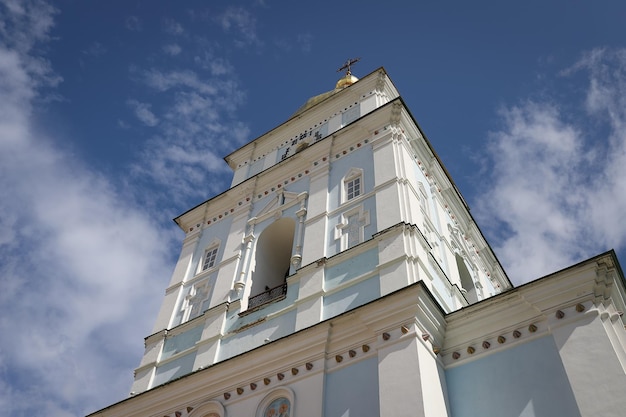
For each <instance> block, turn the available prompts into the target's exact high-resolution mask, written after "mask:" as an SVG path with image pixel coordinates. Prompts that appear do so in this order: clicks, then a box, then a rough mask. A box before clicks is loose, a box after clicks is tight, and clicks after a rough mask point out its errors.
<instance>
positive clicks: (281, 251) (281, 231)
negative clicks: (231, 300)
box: [248, 217, 296, 309]
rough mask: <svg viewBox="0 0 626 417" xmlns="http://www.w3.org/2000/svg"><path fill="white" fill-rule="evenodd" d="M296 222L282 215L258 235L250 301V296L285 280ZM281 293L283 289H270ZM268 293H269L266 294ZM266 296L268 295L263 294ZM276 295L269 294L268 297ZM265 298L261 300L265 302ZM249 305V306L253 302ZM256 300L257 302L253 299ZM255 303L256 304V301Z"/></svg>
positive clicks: (263, 291) (259, 293) (287, 273)
mask: <svg viewBox="0 0 626 417" xmlns="http://www.w3.org/2000/svg"><path fill="white" fill-rule="evenodd" d="M295 230H296V222H295V220H294V219H292V218H289V217H284V218H281V219H279V220H277V221H275V222H274V223H272V224H271V225H270V226H268V227H267V228H266V229H265V230H264V231H263V232H262V233H261V236H259V240H258V241H257V244H256V252H255V258H254V263H255V267H254V272H253V274H252V286H251V289H250V295H251V297H250V304H252V302H251V301H252V297H255V296H259V295H261V294H263V293H267V292H271V291H272V290H274V289H276V288H280V287H281V286H282V285H283V284H285V281H286V278H287V276H288V275H289V267H290V265H291V252H292V247H293V239H294V232H295ZM276 293H280V294H279V295H282V294H284V291H278V290H276V291H273V292H272V294H276ZM269 295H271V294H268V296H269ZM265 298H267V297H265ZM273 298H275V297H274V296H271V297H270V299H273ZM266 301H268V300H265V299H264V301H262V302H261V303H263V302H266ZM250 304H249V305H248V309H250V308H253V307H254V305H250ZM255 304H257V303H255ZM257 305H258V304H257Z"/></svg>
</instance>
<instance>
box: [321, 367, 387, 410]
mask: <svg viewBox="0 0 626 417" xmlns="http://www.w3.org/2000/svg"><path fill="white" fill-rule="evenodd" d="M324 396H325V398H324V417H379V415H381V414H379V412H380V410H379V408H380V405H379V400H378V359H377V358H376V357H372V358H369V359H365V360H362V361H360V362H357V363H355V364H354V365H351V366H348V367H346V368H342V369H340V370H338V371H334V372H330V373H328V374H326V380H325V387H324Z"/></svg>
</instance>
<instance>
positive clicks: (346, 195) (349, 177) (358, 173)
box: [341, 168, 365, 203]
mask: <svg viewBox="0 0 626 417" xmlns="http://www.w3.org/2000/svg"><path fill="white" fill-rule="evenodd" d="M355 184H357V186H356V187H355ZM357 187H358V189H356V188H357ZM350 189H352V191H350ZM364 194H365V191H364V184H363V170H362V169H360V168H351V169H350V170H349V171H348V173H347V174H346V175H345V176H344V177H343V179H342V190H341V202H342V203H347V202H349V201H354V200H356V199H357V198H359V197H361V196H362V195H364Z"/></svg>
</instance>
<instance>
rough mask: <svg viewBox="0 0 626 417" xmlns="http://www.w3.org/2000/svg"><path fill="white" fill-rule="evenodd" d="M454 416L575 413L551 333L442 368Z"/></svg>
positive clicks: (528, 416) (539, 416)
mask: <svg viewBox="0 0 626 417" xmlns="http://www.w3.org/2000/svg"><path fill="white" fill-rule="evenodd" d="M446 382H447V386H448V398H449V400H450V408H451V410H452V416H453V417H474V416H481V417H520V416H524V417H554V416H567V417H579V416H580V412H579V410H578V406H577V405H576V400H575V398H574V393H573V392H572V389H571V387H570V383H569V380H568V378H567V374H566V373H565V368H564V367H563V363H562V362H561V358H560V356H559V353H558V349H557V346H556V344H555V343H554V339H553V338H552V337H551V336H546V337H542V338H541V339H537V340H534V341H532V342H528V343H525V344H523V345H519V346H516V347H513V348H511V349H508V350H505V351H502V352H498V353H495V354H493V355H489V356H487V357H485V358H483V359H479V360H476V361H473V362H470V363H468V364H466V365H463V366H459V367H455V368H451V369H449V370H447V371H446Z"/></svg>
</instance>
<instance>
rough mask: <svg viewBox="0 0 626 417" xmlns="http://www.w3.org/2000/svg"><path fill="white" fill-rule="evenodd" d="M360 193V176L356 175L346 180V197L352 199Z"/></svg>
mask: <svg viewBox="0 0 626 417" xmlns="http://www.w3.org/2000/svg"><path fill="white" fill-rule="evenodd" d="M360 195H361V177H356V178H353V179H351V180H350V181H348V182H346V199H347V200H352V199H353V198H355V197H358V196H360Z"/></svg>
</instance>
